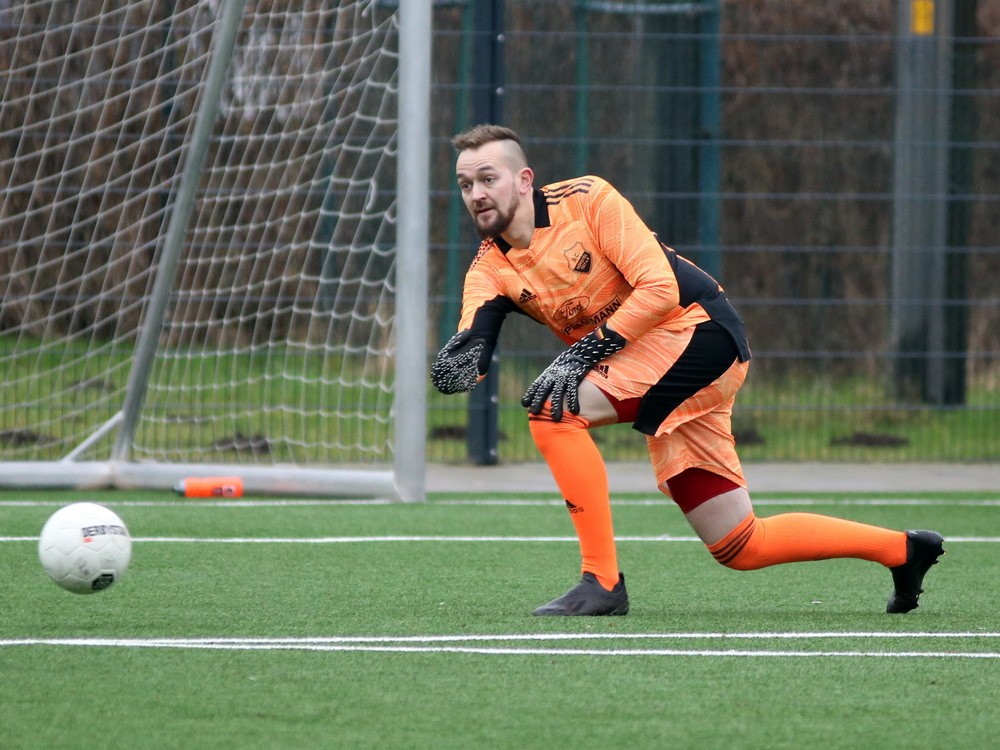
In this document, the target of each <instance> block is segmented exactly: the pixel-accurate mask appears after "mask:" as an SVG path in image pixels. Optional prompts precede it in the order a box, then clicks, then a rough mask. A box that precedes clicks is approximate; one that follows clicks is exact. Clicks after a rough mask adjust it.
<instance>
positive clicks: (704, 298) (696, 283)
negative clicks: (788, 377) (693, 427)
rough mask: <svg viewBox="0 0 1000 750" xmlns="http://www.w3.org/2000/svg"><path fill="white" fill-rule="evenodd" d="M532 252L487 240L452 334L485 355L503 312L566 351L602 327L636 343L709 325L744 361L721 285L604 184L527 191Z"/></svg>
mask: <svg viewBox="0 0 1000 750" xmlns="http://www.w3.org/2000/svg"><path fill="white" fill-rule="evenodd" d="M534 205H535V230H534V233H533V234H532V237H531V242H530V244H529V246H528V247H527V248H525V249H519V248H513V247H511V246H510V245H509V244H507V243H506V242H505V241H504V240H503V239H502V238H499V237H498V238H495V239H488V240H484V241H483V242H482V244H481V245H480V247H479V251H478V253H477V254H476V256H475V258H474V259H473V261H472V264H471V265H470V267H469V271H468V273H467V274H466V278H465V288H464V292H463V299H462V315H461V321H460V324H459V328H460V329H463V328H470V329H472V330H473V332H474V335H476V336H478V337H481V338H483V339H484V340H485V341H486V342H487V344H488V346H487V348H488V349H489V350H490V351H492V349H493V346H495V344H496V341H497V337H498V335H499V330H500V326H501V324H502V322H503V320H504V318H505V316H506V315H507V313H508V312H514V311H517V312H522V313H525V314H527V315H529V316H531V317H532V318H534V319H535V320H537V321H538V322H539V323H542V324H544V325H546V326H548V327H549V328H550V329H551V330H552V331H554V332H555V333H556V334H557V335H558V336H559V337H560V338H562V340H563V341H564V342H566V343H567V344H570V343H572V342H574V341H577V340H579V339H580V338H582V337H583V336H585V335H586V334H588V333H590V332H591V331H593V330H594V329H595V328H597V327H598V326H599V325H601V324H604V323H606V324H607V325H608V326H609V327H610V328H612V329H613V330H615V331H617V332H618V333H620V334H621V335H622V336H624V337H625V339H626V340H627V341H630V342H633V341H636V340H638V339H639V338H641V337H642V336H643V335H644V334H646V333H647V332H649V331H650V330H652V329H654V328H658V329H665V330H668V331H678V332H679V331H683V330H686V329H689V328H691V327H692V326H695V325H697V324H698V323H703V322H705V321H708V320H715V321H716V322H717V323H719V324H720V325H721V326H722V327H723V328H725V329H726V331H727V332H729V334H730V335H731V336H732V337H733V340H734V341H735V343H736V345H737V348H738V349H739V352H740V360H741V361H746V360H749V359H750V349H749V346H748V345H747V340H746V335H745V332H744V328H743V323H742V321H741V320H740V318H739V316H738V315H737V314H736V311H735V310H734V309H733V307H732V306H731V305H730V304H729V302H728V300H727V299H726V297H725V294H724V293H723V290H722V288H721V287H720V286H719V284H718V283H717V282H716V281H715V280H714V279H713V278H712V277H711V276H709V275H708V274H706V273H705V272H704V271H702V270H701V269H699V268H698V267H697V266H695V265H694V264H693V263H691V262H690V261H687V260H685V259H684V258H682V257H681V256H679V255H677V253H676V252H674V251H673V250H672V249H670V248H668V247H666V246H664V245H662V244H661V243H660V242H659V240H658V239H657V237H656V235H655V234H654V233H653V232H652V231H651V230H650V229H649V228H648V227H647V226H646V225H645V223H643V221H642V219H640V218H639V216H638V214H637V213H636V211H635V209H634V208H633V207H632V204H631V203H629V202H628V201H627V200H626V199H625V198H624V197H623V196H622V195H621V194H620V193H619V192H618V191H617V190H615V188H614V187H612V186H611V185H610V184H609V183H608V182H607V181H606V180H604V179H602V178H600V177H595V176H586V177H579V178H576V179H572V180H567V181H564V182H557V183H554V184H551V185H546V186H545V187H543V188H541V189H539V190H535V191H534Z"/></svg>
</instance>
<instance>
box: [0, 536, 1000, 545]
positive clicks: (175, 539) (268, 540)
mask: <svg viewBox="0 0 1000 750" xmlns="http://www.w3.org/2000/svg"><path fill="white" fill-rule="evenodd" d="M617 540H618V541H619V542H699V543H700V542H701V540H700V539H698V537H696V536H670V535H661V536H619V537H617ZM37 541H38V537H37V536H0V542H37ZM132 541H133V542H142V543H157V542H158V543H161V544H372V543H380V544H385V543H396V542H443V543H449V542H461V543H496V542H501V543H508V542H531V543H548V542H566V543H569V542H572V543H578V541H579V540H578V539H577V538H576V537H575V536H319V537H185V536H139V537H132ZM969 542H975V543H983V544H997V543H1000V537H996V536H955V537H951V536H950V537H947V538H946V539H945V544H955V543H959V544H964V543H969Z"/></svg>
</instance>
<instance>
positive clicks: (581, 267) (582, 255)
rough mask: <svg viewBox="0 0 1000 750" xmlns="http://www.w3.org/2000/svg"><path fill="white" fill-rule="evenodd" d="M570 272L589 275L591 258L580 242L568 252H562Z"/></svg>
mask: <svg viewBox="0 0 1000 750" xmlns="http://www.w3.org/2000/svg"><path fill="white" fill-rule="evenodd" d="M563 255H565V256H566V261H567V262H568V263H569V267H570V270H573V271H576V272H577V273H590V264H591V257H590V251H589V250H586V249H584V247H583V243H582V242H577V243H576V244H575V245H573V247H571V248H570V249H569V250H563Z"/></svg>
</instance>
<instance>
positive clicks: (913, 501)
mask: <svg viewBox="0 0 1000 750" xmlns="http://www.w3.org/2000/svg"><path fill="white" fill-rule="evenodd" d="M105 502H107V503H108V504H109V505H114V506H116V507H119V506H120V507H123V508H178V509H183V510H190V509H192V508H256V507H260V508H285V507H288V508H294V507H298V506H301V507H316V506H338V505H393V504H395V503H394V502H393V501H391V500H378V499H362V498H336V499H326V498H314V499H302V500H293V499H287V500H278V499H273V500H270V499H263V498H262V499H256V500H255V499H244V500H186V499H183V498H176V499H170V500H118V499H114V500H110V499H109V500H106V501H105ZM613 503H614V505H615V506H622V507H626V506H633V507H642V506H669V505H670V504H671V501H670V499H669V498H666V497H654V498H648V499H635V498H622V499H619V498H615V499H613ZM66 504H68V501H60V500H0V508H4V507H12V508H17V507H20V508H42V507H53V508H54V507H59V506H62V505H66ZM427 504H428V505H431V506H433V505H449V506H462V505H466V506H477V505H478V506H511V507H539V508H541V507H549V506H553V507H561V506H563V505H564V504H565V503H564V501H563V500H560V499H551V498H538V499H504V498H499V497H498V498H474V499H456V500H429V501H428V503H427ZM754 505H764V506H766V505H774V506H795V505H805V506H839V505H853V506H871V507H879V506H888V507H952V506H956V507H959V506H962V507H981V508H1000V499H981V500H959V499H956V500H948V499H937V500H935V499H925V498H870V499H865V498H828V499H823V498H774V499H767V498H755V499H754Z"/></svg>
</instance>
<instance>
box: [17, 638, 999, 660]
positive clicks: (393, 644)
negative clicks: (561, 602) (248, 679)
mask: <svg viewBox="0 0 1000 750" xmlns="http://www.w3.org/2000/svg"><path fill="white" fill-rule="evenodd" d="M945 638H946V639H967V638H973V639H996V638H1000V633H886V632H873V633H857V632H843V633H838V632H820V633H808V632H806V633H634V634H629V633H601V634H593V633H591V634H580V633H556V634H553V633H545V634H534V635H532V634H514V635H503V634H499V635H455V636H447V635H446V636H396V637H393V636H379V637H365V636H343V637H311V638H17V639H0V648H13V647H18V646H21V647H24V646H68V647H90V648H169V649H202V650H228V651H287V650H297V651H328V652H337V651H340V652H344V651H351V652H369V653H371V652H376V653H420V654H431V653H437V654H441V653H446V654H480V655H493V656H497V655H500V656H615V657H621V656H701V657H754V658H761V657H769V658H776V657H800V658H801V657H813V658H815V657H841V658H935V659H1000V652H994V651H875V650H824V651H809V650H788V649H783V650H778V649H772V648H767V649H747V648H723V649H707V648H662V647H651V648H635V647H614V648H578V647H541V646H499V645H492V646H489V645H482V646H481V645H448V644H469V643H510V642H521V643H523V642H536V643H542V642H554V641H566V642H578V641H585V640H605V641H609V640H617V641H636V640H647V641H648V640H662V641H668V642H669V641H672V640H678V641H685V640H689V641H690V640H695V641H718V640H721V641H733V640H742V641H749V640H759V641H773V640H784V641H789V640H818V639H893V640H907V639H909V640H920V639H945Z"/></svg>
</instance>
